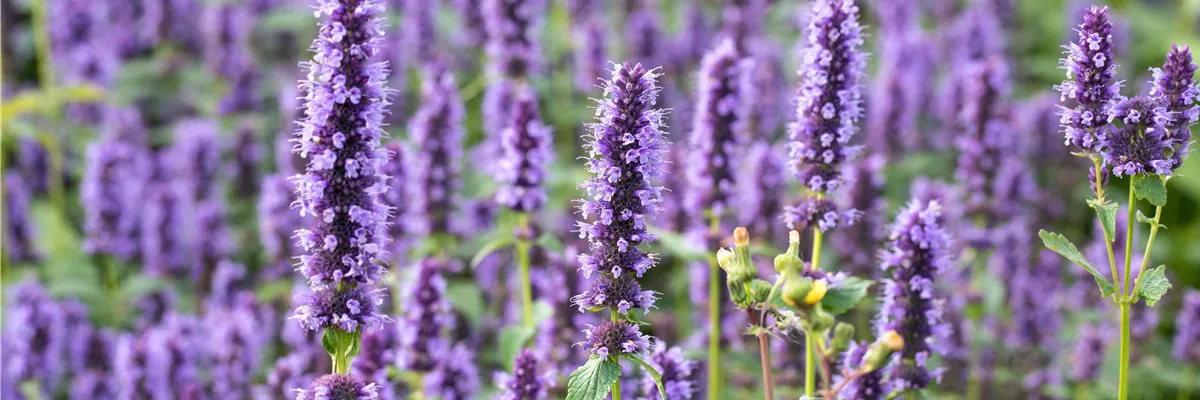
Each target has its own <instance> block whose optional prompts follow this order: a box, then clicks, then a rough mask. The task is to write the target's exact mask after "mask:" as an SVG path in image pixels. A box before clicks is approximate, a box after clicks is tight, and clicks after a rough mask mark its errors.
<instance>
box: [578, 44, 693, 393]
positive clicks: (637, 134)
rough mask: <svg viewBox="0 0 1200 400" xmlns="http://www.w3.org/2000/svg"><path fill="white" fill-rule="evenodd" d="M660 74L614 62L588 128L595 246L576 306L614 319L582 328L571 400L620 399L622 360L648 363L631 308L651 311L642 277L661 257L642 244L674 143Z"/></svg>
mask: <svg viewBox="0 0 1200 400" xmlns="http://www.w3.org/2000/svg"><path fill="white" fill-rule="evenodd" d="M658 76H659V74H658V72H657V69H649V70H648V69H646V68H645V67H643V66H642V65H641V64H636V65H630V64H629V63H628V62H626V63H623V64H616V65H614V67H613V71H612V78H611V79H610V80H607V81H605V82H603V87H604V97H605V98H604V99H603V100H599V101H598V109H597V111H596V119H597V122H596V123H593V124H590V125H589V126H588V131H589V132H588V134H587V139H588V143H587V144H586V145H585V150H587V153H588V156H587V158H588V161H587V169H588V171H589V172H591V173H592V174H593V176H592V177H590V178H588V180H587V181H585V182H584V183H583V184H581V185H580V187H581V188H583V189H584V190H585V192H586V195H587V196H586V198H584V199H583V200H582V201H581V204H580V205H579V212H580V214H581V215H582V217H583V219H584V220H583V221H578V222H577V223H576V224H577V226H578V229H579V234H580V237H581V238H584V239H587V240H588V242H589V247H590V249H591V253H590V254H581V255H580V256H579V264H580V265H581V267H580V272H581V273H582V275H583V277H584V278H587V279H590V280H591V283H590V286H589V288H588V289H587V290H585V291H584V292H583V293H581V294H579V295H577V296H575V297H574V298H572V302H574V303H575V304H576V305H578V306H579V309H580V311H592V312H598V311H600V310H603V309H608V311H609V319H608V320H605V321H601V322H599V323H597V324H596V325H589V327H588V329H587V330H585V331H584V333H585V339H584V341H583V342H581V343H579V344H578V345H579V346H582V347H583V348H585V349H587V350H588V351H589V352H590V353H591V356H590V357H589V359H588V361H587V363H585V364H584V365H583V366H581V367H579V368H578V369H576V370H575V372H573V373H571V378H570V380H569V381H568V383H567V387H568V389H567V398H568V399H599V398H603V397H604V396H605V395H606V394H609V393H611V394H612V398H613V399H614V400H620V399H621V395H622V392H621V380H620V378H621V365H620V364H619V361H620V359H622V358H624V359H627V360H631V361H634V362H636V363H638V364H641V365H643V366H646V363H645V362H644V361H642V358H641V356H642V354H644V353H645V352H646V351H647V350H649V347H650V338H649V337H648V336H646V335H644V334H642V332H641V328H640V322H639V321H638V320H637V319H636V316H635V315H636V314H635V313H633V312H632V311H634V309H641V310H643V312H648V311H649V309H650V308H651V307H653V306H654V301H655V299H656V297H657V294H656V293H655V292H653V291H649V290H642V287H641V284H640V283H639V282H638V280H637V279H638V278H640V277H641V276H642V275H643V274H644V273H645V272H646V271H647V270H649V269H650V268H651V267H653V266H654V264H655V256H654V255H653V254H647V253H645V252H644V251H643V250H642V248H641V245H643V244H648V243H650V242H653V241H654V240H655V239H656V238H657V235H655V234H653V233H650V232H648V230H647V229H648V228H649V220H651V219H653V218H654V216H655V214H657V212H658V210H659V208H660V206H659V203H660V202H661V201H662V188H661V187H659V186H655V185H653V184H652V183H651V181H652V180H655V179H657V178H658V177H660V176H661V175H662V167H663V162H664V157H665V153H666V151H667V147H668V146H669V145H670V143H668V142H667V140H666V137H665V136H666V134H665V133H664V132H663V128H664V123H665V117H666V114H665V112H664V111H662V110H659V109H655V108H653V106H654V102H655V100H656V99H657V97H658V92H659V87H658V84H657V82H656V80H657V78H658ZM647 368H648V369H649V367H647ZM650 370H651V371H652V369H650ZM655 374H657V372H655ZM660 382H661V381H660Z"/></svg>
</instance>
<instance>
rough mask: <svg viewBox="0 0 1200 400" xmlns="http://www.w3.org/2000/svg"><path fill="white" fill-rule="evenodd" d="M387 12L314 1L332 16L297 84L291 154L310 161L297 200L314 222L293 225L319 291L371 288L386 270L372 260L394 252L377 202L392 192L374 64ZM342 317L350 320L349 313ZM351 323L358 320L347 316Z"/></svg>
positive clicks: (350, 0) (382, 71)
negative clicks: (299, 110)
mask: <svg viewBox="0 0 1200 400" xmlns="http://www.w3.org/2000/svg"><path fill="white" fill-rule="evenodd" d="M382 12H383V7H382V5H380V4H379V3H377V2H375V1H374V0H321V2H320V3H319V6H318V8H317V14H318V15H321V14H324V15H328V18H326V19H325V20H324V21H323V22H322V23H321V28H320V30H319V34H318V35H317V38H316V39H315V40H314V41H313V51H314V52H315V53H316V55H315V56H314V57H313V61H312V62H307V63H305V64H304V66H305V67H307V68H308V70H309V75H308V79H307V80H304V81H302V82H301V83H300V89H301V91H302V92H304V93H305V100H306V101H305V105H304V111H305V117H304V118H303V119H302V120H301V121H298V124H299V125H300V129H299V131H297V132H296V134H295V137H294V138H293V139H292V141H293V142H294V143H295V146H294V151H295V152H296V153H297V154H299V155H300V156H302V157H305V158H308V159H309V162H308V167H307V169H306V171H305V173H304V174H302V175H298V176H296V177H294V178H293V182H294V183H295V184H296V186H297V193H298V194H299V199H298V200H297V202H296V207H298V208H300V215H301V216H303V217H307V218H309V221H310V223H311V224H312V225H309V226H311V229H300V230H298V231H296V237H297V238H298V239H299V240H300V244H301V246H302V247H303V248H304V250H305V251H307V252H308V253H309V254H307V255H304V256H301V257H300V266H299V271H300V272H301V273H303V274H304V276H305V277H306V278H307V279H308V282H309V284H310V285H311V286H313V288H314V289H315V290H322V289H327V290H332V289H333V287H334V286H337V285H338V284H341V283H356V284H357V283H365V284H368V285H371V284H374V283H375V282H376V281H377V280H378V279H379V278H380V275H381V274H382V273H384V272H385V271H386V270H385V269H384V268H383V267H382V266H380V265H378V264H376V262H375V261H376V260H387V258H388V256H387V248H386V247H385V246H387V244H388V242H389V241H388V237H387V223H388V216H389V214H390V210H389V208H388V206H386V205H384V204H382V203H380V202H379V200H378V198H379V196H380V195H381V194H383V193H385V192H387V190H388V185H387V178H388V177H387V176H386V175H384V174H383V173H382V172H381V170H382V167H383V165H384V164H386V163H387V160H388V151H387V150H386V149H384V148H382V147H381V146H380V140H381V138H382V137H385V136H386V135H387V134H386V133H385V132H384V131H383V129H382V128H381V122H382V120H383V115H384V113H385V111H384V110H386V109H387V106H388V105H389V104H390V103H389V101H388V95H389V91H388V89H386V88H384V86H383V85H384V80H385V79H386V78H387V76H388V74H387V65H386V63H384V62H371V61H370V60H371V59H372V57H374V56H375V55H376V53H377V52H378V51H379V46H380V44H379V41H380V40H381V38H382V32H383V27H382V24H383V19H382V17H381V15H382ZM365 292H369V290H367V289H364V290H363V291H361V292H359V293H360V295H359V296H357V297H360V299H361V297H365V296H364V295H363V294H365ZM317 297H318V298H327V299H328V298H336V297H339V296H336V295H331V294H325V295H317ZM338 306H341V305H338ZM364 307H365V306H364ZM298 314H300V315H304V314H305V313H298ZM366 315H370V314H369V313H368V314H366ZM337 317H339V321H338V322H340V323H341V325H342V326H343V327H348V326H349V322H347V319H346V316H345V315H338V316H337ZM350 320H358V319H357V317H353V314H351V318H350ZM368 320H369V319H367V320H359V321H360V322H366V321H368ZM333 323H334V321H323V322H321V323H318V324H310V325H309V326H310V327H317V326H321V327H324V326H329V325H325V324H333Z"/></svg>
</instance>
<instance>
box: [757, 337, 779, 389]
mask: <svg viewBox="0 0 1200 400" xmlns="http://www.w3.org/2000/svg"><path fill="white" fill-rule="evenodd" d="M760 326H761V324H760ZM762 328H763V329H766V327H762ZM770 340H771V337H770V336H767V333H766V332H762V331H759V332H758V353H759V354H760V355H761V357H760V358H761V360H762V375H763V377H762V379H763V388H764V389H765V390H766V400H775V387H774V386H772V385H773V384H772V381H773V379H771V342H770Z"/></svg>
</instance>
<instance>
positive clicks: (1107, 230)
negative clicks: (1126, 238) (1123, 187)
mask: <svg viewBox="0 0 1200 400" xmlns="http://www.w3.org/2000/svg"><path fill="white" fill-rule="evenodd" d="M1088 205H1089V206H1091V207H1092V209H1094V210H1096V216H1097V217H1100V226H1102V227H1104V237H1106V238H1114V237H1117V236H1116V235H1117V209H1118V208H1120V205H1119V204H1117V203H1105V204H1104V205H1100V204H1098V203H1096V201H1095V200H1091V199H1089V200H1088Z"/></svg>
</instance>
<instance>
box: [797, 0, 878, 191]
mask: <svg viewBox="0 0 1200 400" xmlns="http://www.w3.org/2000/svg"><path fill="white" fill-rule="evenodd" d="M806 34H807V37H808V39H807V40H808V41H807V47H806V48H805V49H804V58H803V60H802V61H801V67H800V79H801V84H800V90H799V97H798V100H797V108H796V122H795V123H794V124H793V126H792V127H791V128H790V129H789V136H790V138H791V141H792V143H791V157H792V167H793V168H794V172H795V174H796V178H797V179H799V180H800V183H801V184H803V185H804V186H806V187H808V188H809V189H811V190H813V191H816V192H826V191H830V190H832V189H837V188H838V187H840V186H841V185H842V183H843V182H842V178H841V165H842V164H843V163H844V162H846V161H849V160H853V159H854V158H855V157H857V156H858V153H859V152H860V151H861V148H860V147H859V146H856V145H851V144H850V139H851V138H852V137H853V136H854V134H855V133H856V132H858V120H859V118H861V117H862V114H863V110H862V100H863V99H862V88H861V84H862V80H863V79H864V73H863V69H864V68H865V67H866V64H867V62H866V56H865V55H864V54H863V53H862V52H861V51H860V50H859V47H860V46H862V43H863V38H862V26H860V25H859V24H858V6H856V5H855V4H854V2H853V1H849V0H822V1H818V2H816V3H815V4H813V8H812V15H811V16H810V17H809V21H808V28H807V30H806Z"/></svg>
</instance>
